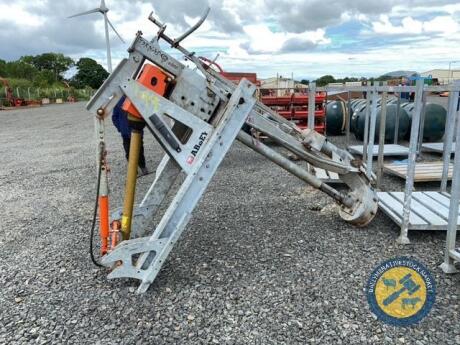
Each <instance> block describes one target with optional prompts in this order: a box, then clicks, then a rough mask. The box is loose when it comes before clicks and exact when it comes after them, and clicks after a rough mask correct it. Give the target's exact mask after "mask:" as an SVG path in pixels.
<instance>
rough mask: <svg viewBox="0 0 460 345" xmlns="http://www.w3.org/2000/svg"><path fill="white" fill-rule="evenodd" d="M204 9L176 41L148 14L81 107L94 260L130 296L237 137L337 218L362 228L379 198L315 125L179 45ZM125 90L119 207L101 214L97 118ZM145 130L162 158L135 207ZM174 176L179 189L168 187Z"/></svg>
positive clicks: (155, 266)
mask: <svg viewBox="0 0 460 345" xmlns="http://www.w3.org/2000/svg"><path fill="white" fill-rule="evenodd" d="M208 12H209V9H208V10H207V12H206V13H205V14H204V15H203V17H202V18H201V19H200V20H199V22H198V23H197V24H195V25H194V26H193V27H191V28H190V29H189V30H188V31H187V32H185V33H184V34H183V35H182V36H180V37H179V38H177V39H171V38H170V37H169V36H167V35H166V34H165V29H166V25H164V24H162V23H161V22H159V21H158V20H157V19H155V18H154V17H153V16H152V14H150V16H149V20H150V21H152V22H153V23H154V24H155V25H157V26H158V27H159V31H158V33H157V35H156V36H155V37H154V38H153V39H152V40H147V39H145V38H144V37H143V35H142V32H138V33H137V35H136V38H135V39H134V41H133V42H132V44H131V46H130V47H129V49H128V52H129V57H128V58H127V59H124V60H122V61H121V63H120V64H119V65H118V66H117V68H116V69H115V70H114V71H113V73H112V74H111V75H110V76H109V77H108V78H107V80H106V81H105V83H104V84H103V85H102V86H101V88H100V89H99V90H98V91H97V92H96V94H95V95H94V97H93V98H92V99H91V100H90V101H89V103H88V104H87V109H88V110H89V111H90V112H91V113H93V114H95V123H96V135H97V140H98V171H99V174H98V200H99V228H100V237H101V255H102V259H101V262H100V265H102V266H106V267H108V268H110V269H111V271H110V274H109V275H108V278H135V279H138V280H140V282H141V283H140V286H139V288H138V290H137V292H138V293H143V292H145V291H146V290H147V289H148V287H149V286H150V284H151V283H152V282H153V281H154V279H155V277H156V276H157V274H158V272H159V270H160V268H161V266H162V265H163V263H164V262H165V260H166V258H167V257H168V254H169V253H170V251H171V250H172V248H173V246H174V244H175V243H176V241H177V240H178V238H179V236H180V235H181V233H182V232H183V231H184V229H185V227H186V226H187V223H188V221H189V220H190V217H191V216H192V212H193V210H194V208H195V207H196V205H197V203H198V201H199V200H200V198H201V196H202V195H203V193H204V191H205V190H206V188H207V186H208V184H209V182H210V181H211V179H212V177H213V176H214V174H215V172H216V170H217V168H218V167H219V164H220V163H221V162H222V160H223V158H224V157H225V155H226V154H227V152H228V151H229V149H230V147H231V146H232V144H233V142H234V141H235V140H236V139H237V140H239V141H240V142H242V143H243V144H245V145H246V146H248V147H249V148H251V149H253V150H254V151H256V152H258V153H260V154H261V155H263V156H265V157H266V158H268V159H269V160H271V161H273V162H274V163H276V164H278V165H279V166H281V167H282V168H284V169H285V170H287V171H289V172H290V173H292V174H293V175H295V176H297V177H298V178H300V179H302V180H303V181H305V182H307V183H308V184H310V185H311V186H313V187H315V188H317V189H319V190H321V191H323V192H324V193H326V194H327V195H329V196H330V197H332V198H333V199H334V200H335V201H336V202H337V203H338V204H339V205H340V208H339V214H340V216H341V217H342V218H343V219H344V220H345V221H347V222H349V223H351V224H353V225H355V226H365V225H366V224H368V223H369V222H370V221H371V220H372V219H373V217H374V216H375V214H376V212H377V196H376V193H375V192H374V190H373V189H372V188H371V186H370V181H369V180H368V178H367V177H366V174H365V171H364V169H363V168H362V166H361V163H360V161H358V160H355V159H354V158H353V157H352V156H351V155H350V154H349V153H348V152H346V151H344V150H341V149H339V148H337V147H335V146H334V145H332V144H331V143H330V142H328V141H327V139H326V138H325V137H324V136H322V135H320V134H319V133H317V132H315V131H314V130H311V129H308V128H307V129H305V130H300V129H299V128H298V127H296V126H295V125H294V124H292V123H290V122H289V121H288V120H286V119H284V118H283V117H281V116H279V115H277V114H276V113H275V112H274V111H272V110H271V109H270V108H268V107H266V106H264V105H263V104H262V103H260V102H257V100H256V98H255V92H256V87H255V85H253V84H251V83H250V82H249V81H248V80H246V79H243V80H241V81H240V82H239V84H238V85H236V84H234V83H232V82H231V81H229V80H227V79H226V78H225V77H223V76H222V75H220V74H219V73H218V72H216V71H215V70H213V69H211V68H209V66H208V65H207V64H206V62H203V61H200V60H199V59H198V58H197V57H196V56H195V55H194V54H193V53H191V52H189V51H187V50H186V49H185V48H184V47H183V46H181V45H180V43H181V41H182V40H183V39H185V38H186V37H187V36H188V35H190V34H191V33H192V32H193V31H195V30H196V29H197V28H198V27H199V26H200V25H201V23H203V21H204V20H205V18H206V16H207V14H208ZM163 41H164V42H163ZM160 42H161V43H166V44H167V45H168V46H170V47H172V48H174V49H176V50H177V51H178V52H180V53H181V54H182V55H183V56H184V57H185V59H186V60H188V61H190V62H191V63H192V64H193V65H194V66H193V67H194V69H191V68H188V67H186V66H185V65H184V64H182V63H181V62H179V61H178V60H177V59H176V58H174V57H173V56H171V55H170V54H169V53H168V52H167V51H165V50H163V49H162V47H161V46H160ZM124 95H126V97H127V99H126V101H125V103H124V105H123V108H124V109H125V110H127V111H128V120H129V123H130V126H131V128H132V139H131V147H130V155H129V161H128V173H127V178H126V189H125V198H124V204H123V208H122V209H119V210H115V211H113V212H112V214H111V217H109V202H108V190H109V189H108V182H107V163H106V146H105V141H104V122H105V119H106V118H107V117H108V116H110V114H111V112H112V110H113V108H114V106H115V105H116V104H117V102H118V101H119V100H120V98H121V97H123V96H124ZM143 128H146V129H148V131H149V132H150V133H152V135H153V136H154V137H155V139H156V140H157V141H158V142H159V144H160V145H161V146H162V148H163V149H164V151H165V155H164V157H163V159H162V161H161V163H160V164H159V166H158V168H157V169H156V173H155V179H154V181H153V183H152V185H151V187H150V188H149V190H148V192H147V193H146V195H145V196H144V198H143V200H142V202H141V203H140V204H139V205H134V199H135V198H134V196H135V187H136V174H137V162H138V157H139V148H140V136H141V130H142V129H143ZM255 132H259V133H263V134H264V135H265V136H267V137H269V138H271V139H272V140H274V141H276V142H277V143H279V144H280V145H282V146H283V147H284V148H286V149H287V150H288V151H290V152H291V153H293V154H295V155H296V156H297V157H299V159H301V160H305V161H307V162H308V163H309V164H311V165H312V166H314V167H318V168H321V169H325V170H328V171H332V172H336V173H337V174H339V176H340V178H341V179H342V181H343V182H344V183H345V184H346V185H347V186H348V191H347V192H340V191H337V190H336V189H334V188H332V187H331V186H329V185H327V184H325V183H323V182H322V181H320V180H319V179H318V178H316V177H315V176H314V175H312V174H311V173H309V171H308V170H306V169H304V168H302V167H300V166H299V165H297V164H296V163H294V162H292V161H290V160H289V159H288V158H287V157H286V156H285V155H283V154H281V153H279V152H277V151H275V150H274V149H272V148H270V147H268V146H266V145H265V144H264V143H262V142H261V141H259V140H258V139H257V137H256V136H255V135H252V134H253V133H255ZM179 176H181V177H182V178H178V177H179ZM175 181H178V184H179V187H178V189H177V190H176V189H175V188H172V187H173V184H174V183H175ZM170 191H171V193H173V198H172V201H171V202H170V204H169V206H168V207H167V208H166V211H165V212H164V213H163V214H162V216H161V220H160V221H159V223H158V225H157V226H156V228H154V229H150V228H149V227H148V225H149V221H150V220H152V218H153V217H154V216H155V215H156V214H157V212H158V211H159V209H160V205H161V204H162V203H163V202H165V203H166V195H167V194H168V192H170ZM242 197H243V196H242ZM168 199H169V198H168ZM109 218H111V219H109Z"/></svg>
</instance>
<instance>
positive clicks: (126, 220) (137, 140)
mask: <svg viewBox="0 0 460 345" xmlns="http://www.w3.org/2000/svg"><path fill="white" fill-rule="evenodd" d="M141 142H142V133H141V132H140V131H138V130H133V131H132V132H131V143H130V146H129V159H128V173H127V176H126V187H125V199H124V203H123V215H122V217H121V233H122V236H123V240H129V238H130V236H131V221H132V217H133V207H134V197H135V194H136V180H137V165H138V164H139V153H140V151H141Z"/></svg>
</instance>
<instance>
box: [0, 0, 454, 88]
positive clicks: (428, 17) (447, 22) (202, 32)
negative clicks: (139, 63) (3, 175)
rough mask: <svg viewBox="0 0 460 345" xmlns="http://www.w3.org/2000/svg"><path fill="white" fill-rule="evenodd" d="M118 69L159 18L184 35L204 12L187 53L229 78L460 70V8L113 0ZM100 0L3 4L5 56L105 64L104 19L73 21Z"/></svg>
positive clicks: (420, 2)
mask: <svg viewBox="0 0 460 345" xmlns="http://www.w3.org/2000/svg"><path fill="white" fill-rule="evenodd" d="M106 4H107V6H108V7H109V9H110V11H109V13H108V15H109V19H110V20H111V21H112V22H113V24H114V25H115V27H116V29H117V30H118V31H119V32H120V34H121V35H122V37H123V38H124V39H125V41H126V43H124V44H123V43H121V42H120V41H119V40H118V38H117V37H116V35H115V34H114V33H113V32H111V33H110V35H111V44H112V54H113V63H114V65H116V64H117V63H118V62H119V61H120V59H122V58H123V57H125V56H127V53H126V49H127V47H128V45H129V43H130V42H131V41H132V40H133V38H134V35H135V33H136V32H137V31H138V30H141V31H143V33H144V35H145V36H146V37H149V38H150V37H151V36H152V35H153V34H154V33H155V32H156V28H155V27H154V26H153V24H152V23H150V22H149V21H148V20H147V17H148V15H149V13H150V12H151V11H152V10H153V11H154V12H155V14H156V15H157V16H158V17H159V18H160V19H161V20H162V21H163V22H166V23H168V29H167V33H169V34H170V35H171V36H173V37H174V36H177V35H178V34H179V33H180V32H181V31H183V30H184V28H186V27H187V26H188V25H189V24H191V23H193V22H194V21H195V20H196V19H197V17H199V16H200V14H201V13H202V12H203V11H204V10H205V8H206V6H208V5H209V6H210V7H211V13H210V15H209V17H208V20H207V21H206V22H205V24H203V26H202V27H201V28H200V29H199V31H197V32H196V33H195V34H194V35H193V36H191V37H189V38H188V39H187V40H186V41H184V46H185V47H187V48H188V49H189V50H193V51H195V52H197V54H198V55H203V56H206V57H208V58H213V57H214V56H215V55H216V54H217V53H219V54H220V57H219V59H218V63H219V64H220V65H222V67H223V68H224V69H225V70H227V71H246V72H257V73H258V75H259V76H260V77H269V76H274V75H276V73H279V74H281V75H283V76H290V75H291V73H293V74H294V77H295V78H296V79H300V78H307V79H310V78H316V77H319V76H321V75H324V74H332V75H334V76H338V77H343V76H350V75H351V76H378V75H381V74H383V73H385V72H389V71H394V70H415V71H418V72H423V71H426V70H429V69H432V68H448V65H449V62H450V61H457V60H459V62H458V63H453V64H452V68H454V67H455V68H460V2H459V1H458V0H405V1H397V0H167V1H165V0H154V1H147V0H145V1H142V0H137V1H136V0H106ZM98 5H99V0H79V1H75V0H59V1H51V0H0V28H1V30H0V58H2V59H6V60H13V59H17V58H19V57H20V56H22V55H31V54H39V53H43V52H50V51H52V52H62V53H64V54H66V55H69V56H71V57H72V58H74V59H78V58H79V57H81V56H88V57H92V58H94V59H96V60H97V61H99V62H100V63H102V64H103V65H104V66H106V60H105V59H106V57H105V43H104V30H103V20H102V15H100V14H91V15H87V16H85V17H78V18H72V19H67V18H66V17H67V16H70V15H72V14H75V13H78V12H82V11H86V10H89V9H93V8H95V7H97V6H98Z"/></svg>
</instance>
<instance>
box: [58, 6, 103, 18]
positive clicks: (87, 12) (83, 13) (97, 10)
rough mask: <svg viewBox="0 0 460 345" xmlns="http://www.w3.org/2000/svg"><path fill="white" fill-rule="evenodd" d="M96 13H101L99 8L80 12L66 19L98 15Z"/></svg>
mask: <svg viewBox="0 0 460 345" xmlns="http://www.w3.org/2000/svg"><path fill="white" fill-rule="evenodd" d="M98 12H101V13H102V11H101V9H100V8H95V9H94V10H89V11H86V12H82V13H77V14H74V15H73V16H70V17H67V18H74V17H79V16H84V15H86V14H91V13H98Z"/></svg>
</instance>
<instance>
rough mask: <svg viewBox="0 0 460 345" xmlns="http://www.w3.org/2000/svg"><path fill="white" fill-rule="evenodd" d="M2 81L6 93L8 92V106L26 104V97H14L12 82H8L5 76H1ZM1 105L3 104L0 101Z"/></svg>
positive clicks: (0, 80)
mask: <svg viewBox="0 0 460 345" xmlns="http://www.w3.org/2000/svg"><path fill="white" fill-rule="evenodd" d="M0 82H2V84H3V87H4V88H5V90H6V92H5V94H6V103H7V106H9V107H20V106H22V105H26V101H25V100H24V99H22V98H17V97H14V94H13V89H12V88H11V87H10V84H9V83H8V80H6V79H5V78H2V77H0ZM1 105H2V104H1V103H0V106H1Z"/></svg>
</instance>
